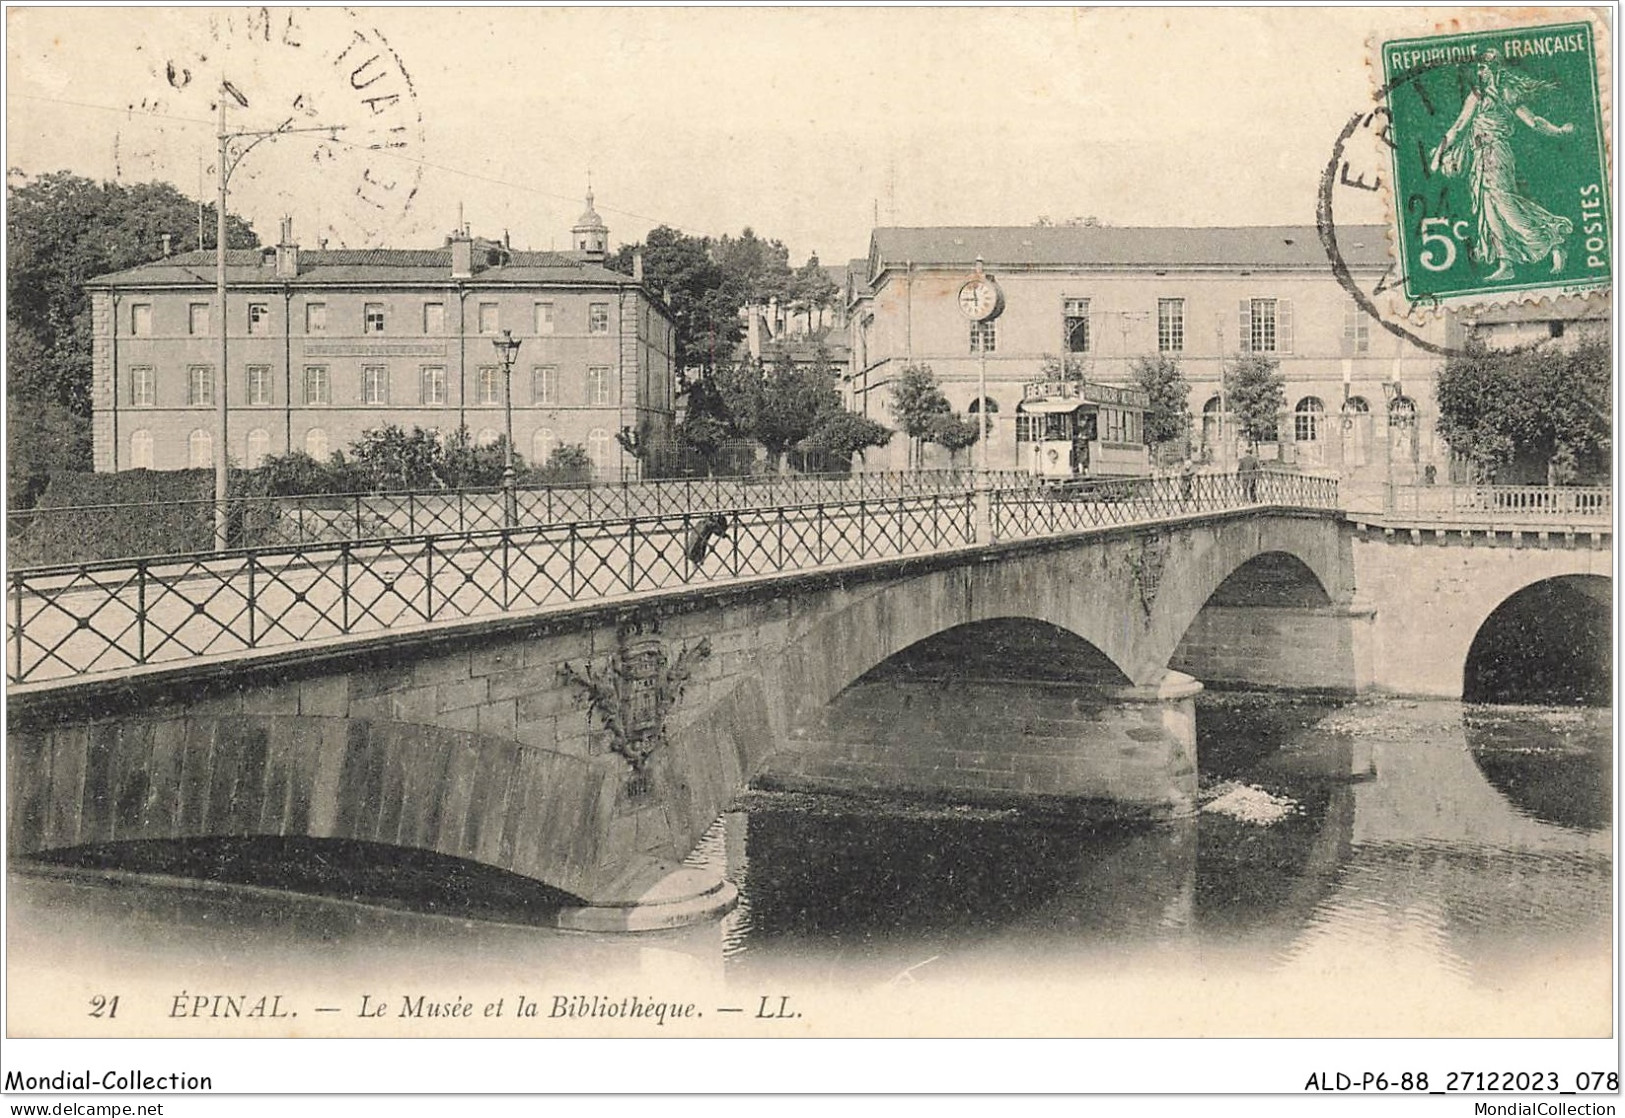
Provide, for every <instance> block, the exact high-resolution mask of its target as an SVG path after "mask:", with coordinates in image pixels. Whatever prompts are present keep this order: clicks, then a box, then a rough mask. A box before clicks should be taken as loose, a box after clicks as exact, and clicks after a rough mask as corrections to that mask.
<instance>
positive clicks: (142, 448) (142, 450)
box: [130, 428, 152, 470]
mask: <svg viewBox="0 0 1625 1118" xmlns="http://www.w3.org/2000/svg"><path fill="white" fill-rule="evenodd" d="M130 469H132V470H150V469H152V432H151V431H148V430H147V429H146V428H142V429H141V430H139V431H131V432H130Z"/></svg>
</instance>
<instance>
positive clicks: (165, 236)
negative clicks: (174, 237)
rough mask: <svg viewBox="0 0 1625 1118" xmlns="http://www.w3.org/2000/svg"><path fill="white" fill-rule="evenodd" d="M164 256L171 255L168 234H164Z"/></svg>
mask: <svg viewBox="0 0 1625 1118" xmlns="http://www.w3.org/2000/svg"><path fill="white" fill-rule="evenodd" d="M164 255H165V256H168V255H169V234H168V233H165V234H164Z"/></svg>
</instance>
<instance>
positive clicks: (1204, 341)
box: [845, 225, 1458, 484]
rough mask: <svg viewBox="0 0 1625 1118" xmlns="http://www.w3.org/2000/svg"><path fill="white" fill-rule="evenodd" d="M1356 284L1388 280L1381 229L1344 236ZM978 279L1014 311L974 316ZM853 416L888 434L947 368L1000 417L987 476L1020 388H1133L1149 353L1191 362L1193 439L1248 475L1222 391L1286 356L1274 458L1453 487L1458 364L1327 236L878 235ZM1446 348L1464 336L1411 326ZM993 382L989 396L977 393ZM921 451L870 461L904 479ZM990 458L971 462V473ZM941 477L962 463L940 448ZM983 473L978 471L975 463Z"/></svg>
mask: <svg viewBox="0 0 1625 1118" xmlns="http://www.w3.org/2000/svg"><path fill="white" fill-rule="evenodd" d="M1338 244H1339V247H1340V250H1341V252H1342V254H1343V257H1344V260H1345V262H1346V263H1347V265H1348V268H1349V270H1350V273H1351V274H1352V275H1353V276H1354V278H1355V279H1356V281H1357V282H1358V283H1359V284H1360V285H1361V286H1362V287H1363V288H1364V289H1365V290H1370V289H1371V287H1372V286H1373V285H1375V284H1376V283H1377V282H1378V280H1379V279H1380V278H1381V277H1382V275H1383V274H1384V273H1385V272H1386V271H1387V269H1388V266H1389V260H1388V247H1387V241H1386V237H1385V233H1384V231H1383V229H1382V228H1381V227H1380V226H1353V227H1346V228H1341V229H1339V230H1338ZM978 272H980V273H981V274H982V275H983V276H984V277H985V278H986V279H987V280H989V281H990V282H991V284H992V287H993V289H994V291H995V293H996V298H995V299H994V300H993V301H992V304H991V307H990V308H983V309H984V310H988V309H991V313H986V314H982V315H981V316H980V317H973V316H972V315H973V314H974V313H975V312H974V311H973V312H971V313H967V309H966V308H965V307H964V306H962V303H961V298H960V296H961V291H962V289H963V288H964V287H965V285H966V284H967V282H968V281H969V280H970V278H971V277H973V276H975V275H977V274H978ZM848 302H849V307H848V322H849V328H850V331H851V361H850V364H849V368H848V372H847V375H846V378H845V386H846V397H847V402H848V406H849V407H851V408H852V409H853V410H855V411H858V412H860V413H862V414H865V415H869V416H871V417H873V418H875V419H877V420H879V421H881V422H883V423H886V424H888V425H890V426H895V420H894V418H893V416H892V414H891V407H890V405H891V385H892V382H893V380H894V379H895V378H896V377H897V376H898V375H899V373H900V372H901V371H902V370H903V368H904V367H906V366H907V365H909V364H911V363H917V364H924V365H928V366H930V368H931V370H932V372H933V373H934V374H935V375H936V378H937V381H938V383H939V384H940V385H941V387H942V389H943V391H944V393H945V394H946V395H947V397H948V401H949V403H950V405H951V406H952V407H953V409H954V410H955V411H956V412H958V413H959V414H961V415H971V414H975V413H977V412H979V411H981V410H982V409H983V407H984V406H985V408H986V410H987V412H988V413H989V414H990V415H991V416H992V431H991V433H990V435H989V438H988V447H987V449H988V453H989V460H988V464H989V465H990V466H991V467H992V468H995V469H1001V468H1003V469H1008V468H1014V467H1015V466H1016V465H1017V462H1018V461H1019V458H1018V452H1017V440H1018V427H1019V423H1018V418H1017V417H1018V406H1019V404H1020V402H1021V399H1022V386H1023V385H1024V384H1026V383H1028V382H1031V381H1034V380H1037V379H1040V378H1041V377H1042V376H1043V375H1044V372H1043V371H1044V367H1045V364H1046V359H1047V360H1048V362H1049V364H1050V366H1051V368H1057V367H1059V366H1058V363H1059V362H1062V361H1064V362H1065V364H1066V366H1068V367H1069V368H1071V369H1072V370H1073V371H1074V373H1078V372H1081V374H1082V375H1083V377H1084V378H1085V379H1087V380H1091V381H1098V382H1101V383H1105V384H1126V383H1130V382H1131V380H1132V377H1133V372H1132V370H1133V366H1134V362H1135V360H1136V359H1137V358H1141V357H1148V356H1150V357H1154V356H1157V355H1162V356H1165V357H1168V358H1171V359H1173V360H1175V361H1177V362H1178V364H1179V367H1180V369H1181V371H1182V372H1183V374H1184V377H1185V379H1186V381H1187V383H1188V384H1189V385H1190V401H1189V408H1190V414H1191V416H1192V429H1191V440H1192V443H1193V446H1194V448H1195V450H1196V452H1197V453H1198V454H1202V453H1204V452H1205V454H1206V456H1207V457H1208V458H1209V459H1210V460H1211V461H1213V462H1215V463H1226V462H1233V461H1234V460H1235V458H1236V455H1237V452H1238V439H1237V424H1236V423H1235V422H1234V420H1233V419H1232V417H1231V416H1230V415H1229V409H1228V407H1227V402H1226V400H1225V395H1224V392H1223V390H1222V378H1223V370H1224V368H1225V367H1226V366H1227V365H1228V364H1231V363H1233V362H1234V361H1235V359H1236V358H1237V357H1238V355H1241V354H1245V353H1262V354H1267V355H1269V356H1270V357H1271V358H1273V359H1275V360H1276V361H1278V362H1279V368H1280V372H1281V373H1282V374H1283V376H1284V378H1285V389H1286V391H1285V410H1284V412H1283V413H1282V415H1281V416H1280V417H1279V422H1278V436H1279V437H1278V441H1277V443H1276V444H1275V445H1273V446H1267V447H1266V448H1265V449H1264V454H1265V456H1266V457H1267V458H1271V459H1275V458H1279V459H1281V460H1284V461H1288V462H1292V463H1296V464H1297V465H1299V466H1301V467H1303V468H1306V469H1316V470H1320V471H1326V472H1333V471H1335V472H1338V473H1340V474H1342V475H1343V476H1345V477H1347V478H1349V479H1350V480H1353V481H1364V482H1370V483H1376V484H1381V483H1385V482H1386V481H1388V480H1390V479H1391V480H1392V481H1394V482H1395V483H1398V484H1406V483H1410V482H1412V481H1419V480H1422V479H1423V476H1424V474H1425V472H1426V470H1427V467H1428V466H1430V465H1431V466H1434V467H1435V472H1436V476H1437V477H1438V478H1439V479H1440V480H1443V479H1444V478H1445V477H1446V476H1447V473H1446V468H1447V464H1448V460H1449V451H1448V448H1447V447H1446V446H1445V444H1444V442H1443V440H1442V439H1439V438H1437V437H1436V436H1435V430H1434V422H1433V411H1434V405H1433V399H1434V397H1433V388H1432V383H1433V378H1434V375H1435V373H1436V371H1437V369H1438V367H1439V364H1440V358H1438V357H1437V356H1435V355H1434V354H1432V353H1429V352H1427V351H1426V350H1424V349H1422V348H1421V347H1419V346H1417V345H1415V344H1414V343H1412V342H1409V341H1406V340H1404V339H1402V338H1400V337H1398V336H1397V335H1395V334H1393V333H1391V332H1389V331H1388V330H1386V329H1385V328H1384V327H1383V326H1382V325H1381V324H1379V323H1377V322H1376V321H1374V320H1373V319H1371V318H1370V317H1369V316H1368V315H1366V314H1365V313H1364V312H1363V311H1362V310H1361V309H1360V308H1359V307H1358V306H1357V305H1356V304H1355V302H1354V300H1353V298H1352V297H1351V296H1350V295H1349V294H1348V293H1347V292H1346V291H1345V290H1344V289H1343V288H1342V287H1341V286H1340V285H1339V283H1338V282H1337V280H1336V278H1335V277H1334V276H1333V274H1332V269H1331V268H1330V266H1329V265H1328V262H1327V258H1326V252H1325V250H1324V248H1323V247H1322V245H1321V242H1320V239H1319V236H1318V234H1317V232H1316V230H1315V229H1314V228H1313V227H1309V226H1302V227H1299V226H1258V227H1230V228H1151V227H1146V228H1114V227H1110V226H1099V225H1078V226H1032V227H1027V226H1020V227H987V226H977V227H929V228H877V229H875V230H874V232H873V234H872V236H871V238H870V250H869V257H868V260H867V261H866V262H865V263H864V264H863V265H862V269H861V274H860V272H859V271H858V270H857V268H854V272H853V274H852V275H851V276H850V278H849V283H848ZM1410 329H1412V330H1414V331H1416V332H1417V333H1418V334H1419V335H1420V336H1421V337H1423V338H1424V339H1426V340H1429V341H1434V342H1436V343H1439V344H1443V343H1445V342H1446V340H1447V335H1448V334H1450V333H1451V332H1452V331H1454V330H1456V329H1458V327H1456V326H1453V325H1452V324H1450V323H1447V322H1446V321H1445V320H1443V319H1439V320H1435V321H1432V322H1430V323H1428V324H1426V325H1423V326H1420V327H1418V326H1411V327H1410ZM984 375H985V378H986V385H987V400H986V402H985V405H984V403H983V402H982V401H981V400H979V399H978V394H977V393H978V384H979V383H980V382H981V378H982V377H983V376H984ZM907 453H908V447H907V445H906V440H904V439H901V438H896V439H893V440H892V444H891V445H890V446H888V447H886V448H883V449H881V450H877V451H870V452H868V454H867V455H866V457H865V466H866V468H868V469H898V468H901V467H902V465H903V463H904V462H905V461H906V455H907ZM979 454H980V450H979V448H977V449H973V450H971V451H967V452H961V454H960V456H959V464H960V465H965V464H968V462H969V461H970V457H969V456H971V455H979ZM925 461H926V464H927V465H939V466H946V465H948V464H949V461H950V459H949V456H948V454H947V453H946V452H945V451H943V450H942V449H941V448H940V447H935V446H931V447H928V448H927V453H926V458H925ZM977 461H978V464H979V461H980V459H979V458H978V459H977Z"/></svg>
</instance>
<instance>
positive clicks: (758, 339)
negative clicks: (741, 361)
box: [745, 303, 762, 361]
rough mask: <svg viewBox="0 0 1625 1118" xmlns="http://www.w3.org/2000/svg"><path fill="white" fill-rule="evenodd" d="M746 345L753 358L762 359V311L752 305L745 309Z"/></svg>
mask: <svg viewBox="0 0 1625 1118" xmlns="http://www.w3.org/2000/svg"><path fill="white" fill-rule="evenodd" d="M745 344H746V347H747V348H748V349H749V351H750V355H751V357H753V358H754V359H756V360H757V361H760V360H761V359H762V311H761V308H760V307H758V306H756V304H754V303H752V304H750V305H748V306H746V307H745Z"/></svg>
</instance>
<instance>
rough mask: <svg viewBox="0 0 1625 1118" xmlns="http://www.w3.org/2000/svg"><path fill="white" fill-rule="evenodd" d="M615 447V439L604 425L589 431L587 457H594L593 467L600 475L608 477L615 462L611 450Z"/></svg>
mask: <svg viewBox="0 0 1625 1118" xmlns="http://www.w3.org/2000/svg"><path fill="white" fill-rule="evenodd" d="M614 449H615V440H614V439H612V438H610V437H609V432H608V431H606V430H604V429H603V428H602V427H594V428H593V429H592V430H591V431H590V432H588V433H587V457H588V458H591V459H592V465H593V469H594V470H596V471H597V472H598V476H599V477H608V476H609V472H610V470H611V468H612V467H613V465H614V463H613V461H612V458H611V452H612V451H613V450H614Z"/></svg>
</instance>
